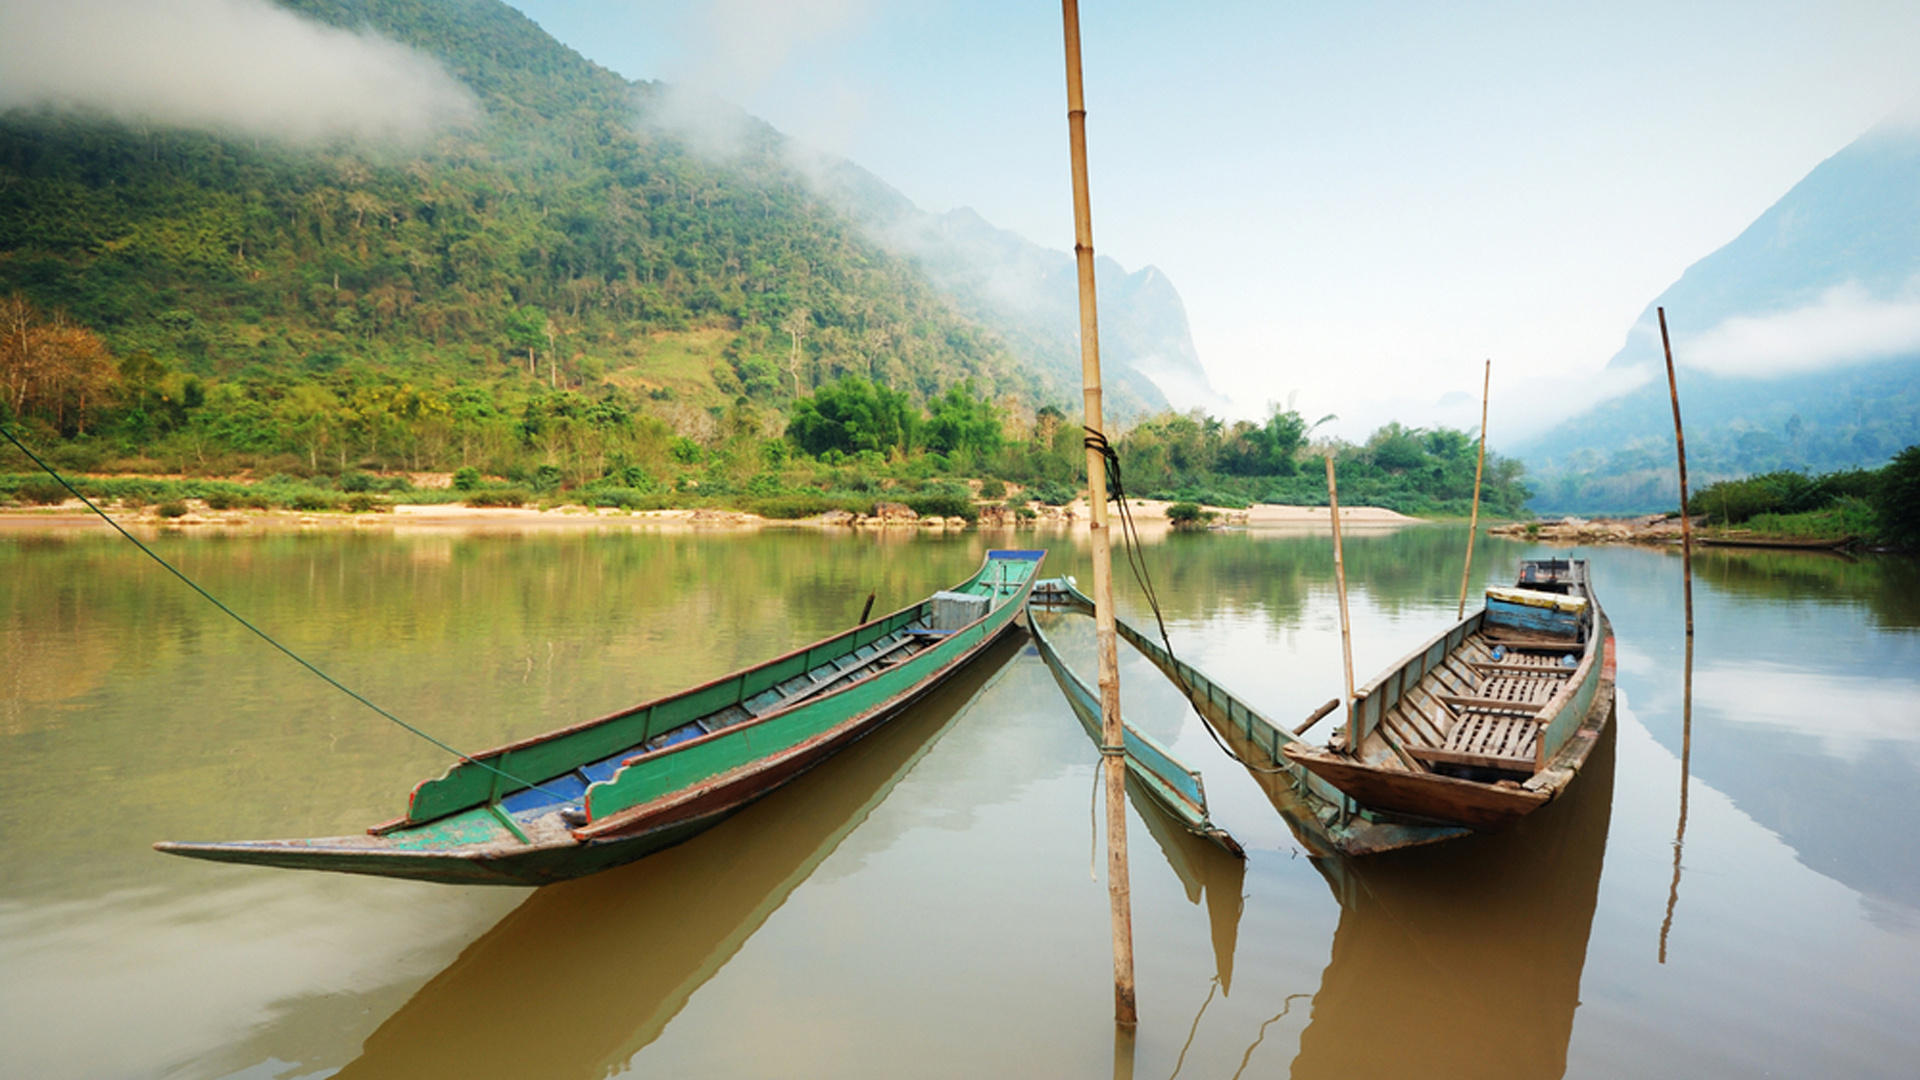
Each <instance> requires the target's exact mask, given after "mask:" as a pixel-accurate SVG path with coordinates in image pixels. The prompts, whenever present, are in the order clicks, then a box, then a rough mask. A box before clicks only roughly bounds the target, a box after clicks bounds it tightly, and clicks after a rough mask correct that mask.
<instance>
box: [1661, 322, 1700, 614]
mask: <svg viewBox="0 0 1920 1080" xmlns="http://www.w3.org/2000/svg"><path fill="white" fill-rule="evenodd" d="M1654 310H1655V311H1657V312H1659V313H1660V347H1661V348H1662V349H1664V350H1666V353H1667V390H1668V392H1669V393H1671V394H1672V395H1673V448H1674V452H1675V453H1676V454H1677V455H1678V456H1679V459H1680V581H1681V583H1682V586H1683V591H1684V592H1685V593H1686V598H1687V637H1688V639H1692V637H1693V518H1692V516H1691V515H1689V514H1688V513H1687V435H1686V432H1684V431H1682V430H1681V428H1680V383H1679V380H1678V379H1676V378H1675V377H1674V374H1673V342H1672V341H1671V340H1669V339H1668V337H1667V309H1666V308H1663V307H1662V308H1655V309H1654Z"/></svg>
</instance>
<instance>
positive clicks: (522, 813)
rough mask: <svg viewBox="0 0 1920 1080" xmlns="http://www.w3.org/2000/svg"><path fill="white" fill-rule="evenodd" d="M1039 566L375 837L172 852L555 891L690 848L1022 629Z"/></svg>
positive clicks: (487, 776)
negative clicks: (1020, 618) (1019, 619)
mask: <svg viewBox="0 0 1920 1080" xmlns="http://www.w3.org/2000/svg"><path fill="white" fill-rule="evenodd" d="M1043 556H1044V552H1039V551H991V552H988V555H987V559H986V561H985V563H983V564H982V566H981V568H980V570H979V571H978V572H977V573H975V574H974V576H973V577H971V578H969V579H968V580H967V581H965V582H962V583H961V584H959V585H957V586H955V587H954V588H953V589H951V590H947V591H944V592H941V593H938V594H935V596H933V597H930V598H928V599H927V600H925V601H922V602H921V603H919V604H915V605H913V606H911V607H907V608H903V609H901V610H900V611H897V612H894V613H893V614H891V615H888V616H884V617H882V618H880V619H876V620H874V621H873V622H870V623H866V624H864V625H862V626H859V627H856V628H854V629H853V630H849V631H847V632H845V633H842V634H838V635H835V636H834V637H831V638H827V639H825V640H823V641H819V642H815V643H814V644H812V645H809V646H807V647H806V648H803V649H798V650H795V651H793V652H791V653H788V654H786V655H784V656H780V657H776V658H774V659H772V660H769V661H766V662H765V663H762V664H758V665H755V666H754V667H751V668H746V669H743V670H741V671H736V672H733V673H731V674H729V675H725V676H722V677H721V678H719V679H715V680H713V681H712V682H708V683H705V684H702V685H700V686H696V687H694V688H692V689H690V690H686V691H682V692H681V693H678V694H674V695H671V696H669V697H665V698H661V699H658V700H656V701H651V702H647V703H644V704H641V705H637V706H635V707H633V708H631V709H627V710H623V711H621V712H618V713H614V714H612V715H610V716H605V717H602V718H600V719H598V720H594V721H590V722H588V723H585V724H579V725H575V726H573V727H568V728H562V729H560V730H558V731H553V732H549V733H547V734H545V735H542V736H539V737H537V738H533V739H526V740H522V741H520V742H517V743H512V744H509V745H507V746H503V747H499V748H497V749H494V750H490V751H487V752H485V753H481V754H475V755H473V756H472V757H470V758H468V759H466V760H463V761H461V762H459V763H458V764H456V765H454V766H453V767H452V768H450V769H448V770H447V772H446V773H445V774H443V775H442V776H440V777H437V778H435V779H432V780H428V781H424V782H422V783H421V784H419V785H418V786H416V787H415V788H414V791H413V795H412V798H411V799H410V801H409V806H408V812H407V815H406V816H405V817H402V818H399V819H397V820H395V821H391V822H388V823H386V824H384V825H378V826H375V827H373V828H372V829H369V830H368V833H367V835H365V836H340V837H321V838H314V839H300V840H256V841H238V842H227V843H210V844H201V843H171V842H169V843H160V844H156V845H154V847H155V848H156V849H158V850H160V851H163V852H167V853H169V854H174V855H183V856H186V857H189V858H197V859H208V860H212V861H216V862H232V863H242V864H247V865H254V866H275V867H282V868H288V869H298V870H331V871H336V872H341V873H350V874H373V875H378V876H381V877H399V878H411V879H415V880H421V881H437V882H444V883H449V884H462V885H543V884H547V883H549V882H555V881H564V880H567V879H569V878H577V877H581V876H584V875H587V874H592V873H596V872H598V871H601V870H605V869H608V868H609V867H613V866H619V865H621V864H623V863H628V862H632V861H634V860H635V859H640V858H644V857H645V856H647V855H650V854H652V853H654V852H656V851H659V850H660V849H662V848H665V847H670V846H672V845H674V844H677V843H679V842H681V841H682V840H685V839H687V838H688V837H690V836H693V835H695V834H697V833H699V832H701V831H703V830H705V829H708V828H711V827H712V826H713V825H715V824H716V823H718V822H719V821H721V820H722V819H724V818H725V817H727V816H728V815H730V814H732V813H734V812H736V811H738V810H739V809H740V808H742V807H744V806H746V805H747V804H748V803H751V802H752V801H754V800H755V799H758V798H760V797H762V796H764V795H766V794H767V793H768V792H770V791H773V790H775V789H777V788H779V787H780V786H781V785H783V784H785V783H787V782H789V781H791V780H792V779H793V778H794V777H796V776H799V775H800V774H802V773H804V772H806V771H807V770H808V769H810V768H812V767H813V766H815V765H817V764H819V763H820V762H822V761H824V760H826V759H827V758H829V757H831V756H832V755H833V754H834V753H836V752H838V751H839V750H841V749H843V748H844V747H845V746H847V745H848V744H849V743H851V742H853V741H854V740H856V739H859V738H860V737H861V736H862V735H865V734H867V733H868V732H870V731H872V730H873V729H874V728H876V727H878V726H879V725H880V724H882V723H884V722H885V721H886V720H887V719H889V718H890V717H892V716H893V715H895V714H896V713H898V712H899V711H900V710H901V709H902V708H904V707H906V706H907V705H908V704H910V703H912V702H913V701H914V700H916V699H918V698H919V697H920V696H922V695H924V694H925V693H927V692H928V691H929V690H931V689H932V688H933V687H935V686H937V685H939V684H940V683H941V682H942V681H944V680H945V679H947V678H948V677H950V676H952V675H953V674H954V673H955V672H957V671H959V670H960V669H961V668H962V667H964V666H965V665H966V664H967V662H968V661H970V660H972V659H973V658H974V657H975V656H977V655H978V654H979V653H980V652H981V651H982V650H984V649H985V648H986V647H987V646H988V645H989V644H990V643H991V642H993V641H994V640H995V639H996V638H998V637H999V636H1000V635H1001V634H1002V633H1004V632H1005V631H1006V630H1007V629H1008V627H1010V626H1011V625H1013V622H1014V617H1015V616H1016V615H1017V614H1018V613H1019V612H1020V610H1021V609H1022V607H1023V605H1024V604H1025V602H1026V598H1027V594H1028V592H1029V590H1030V589H1031V588H1032V585H1033V581H1034V578H1035V575H1036V573H1037V571H1038V569H1039V565H1040V561H1041V559H1042V557H1043Z"/></svg>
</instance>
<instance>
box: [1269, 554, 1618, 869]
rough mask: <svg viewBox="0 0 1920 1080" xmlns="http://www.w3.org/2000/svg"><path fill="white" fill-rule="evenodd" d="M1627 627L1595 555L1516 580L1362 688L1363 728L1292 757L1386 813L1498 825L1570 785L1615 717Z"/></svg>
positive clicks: (1357, 701)
mask: <svg viewBox="0 0 1920 1080" xmlns="http://www.w3.org/2000/svg"><path fill="white" fill-rule="evenodd" d="M1613 688H1614V649H1613V631H1612V628H1611V626H1610V624H1609V623H1608V622H1607V618H1606V615H1605V614H1603V613H1602V612H1601V610H1600V604H1599V601H1598V600H1596V599H1595V598H1594V595H1593V587H1592V583H1591V582H1590V581H1589V579H1588V576H1587V564H1586V562H1585V561H1584V560H1566V559H1539V560H1526V561H1523V562H1522V563H1521V564H1520V576H1519V581H1518V583H1517V584H1516V586H1514V587H1512V588H1503V587H1497V586H1496V587H1491V588H1489V589H1487V594H1486V606H1485V607H1484V608H1482V609H1481V610H1480V611H1476V612H1474V613H1473V614H1471V615H1468V616H1467V617H1466V618H1465V619H1462V620H1461V621H1460V622H1459V623H1457V624H1455V625H1454V626H1453V627H1452V628H1451V629H1448V630H1447V631H1445V632H1444V633H1441V634H1439V635H1438V636H1436V637H1434V638H1433V639H1432V640H1431V641H1429V642H1427V643H1426V644H1425V645H1422V646H1421V647H1420V648H1419V649H1417V650H1415V651H1414V652H1413V653H1412V654H1411V655H1409V656H1408V657H1406V658H1405V659H1403V660H1401V661H1400V662H1399V663H1398V664H1395V665H1394V666H1393V667H1392V668H1390V669H1388V670H1387V672H1386V673H1385V674H1383V675H1381V676H1380V677H1379V678H1377V679H1375V680H1374V681H1373V682H1371V683H1369V684H1368V685H1366V686H1365V687H1362V688H1361V689H1359V690H1357V691H1355V692H1354V700H1353V706H1352V711H1351V712H1350V713H1349V717H1350V719H1349V727H1350V728H1351V729H1352V730H1347V729H1345V728H1343V729H1341V730H1340V731H1338V732H1336V733H1335V735H1334V738H1333V740H1332V741H1331V742H1330V743H1329V745H1327V746H1326V747H1313V746H1308V745H1307V744H1305V743H1301V742H1293V743H1288V744H1287V745H1286V746H1284V747H1282V748H1281V749H1282V752H1283V753H1284V754H1285V755H1286V757H1287V759H1288V760H1289V761H1292V762H1294V763H1296V764H1298V765H1300V766H1302V767H1303V768H1306V769H1308V770H1310V771H1312V772H1313V774H1314V775H1315V776H1318V777H1319V778H1321V779H1322V780H1324V781H1326V782H1327V783H1329V784H1331V785H1333V786H1334V787H1336V788H1338V789H1339V790H1340V791H1342V792H1344V793H1345V794H1346V795H1347V796H1348V797H1350V798H1351V799H1353V800H1354V802H1355V803H1357V804H1358V806H1359V807H1360V809H1361V811H1362V812H1363V813H1364V814H1366V815H1368V816H1370V817H1372V818H1374V819H1376V820H1381V821H1392V820H1404V821H1408V822H1427V823H1436V822H1437V823H1447V824H1454V825H1464V826H1467V827H1468V828H1472V829H1477V830H1480V831H1483V832H1491V831H1495V830H1498V829H1500V828H1502V827H1504V826H1506V825H1508V824H1510V823H1512V822H1513V821H1514V820H1516V819H1518V818H1520V817H1521V816H1523V815H1525V814H1528V813H1531V812H1532V811H1534V810H1536V809H1538V808H1540V807H1541V806H1543V805H1545V804H1546V803H1547V802H1548V801H1549V800H1551V799H1552V798H1553V797H1554V796H1556V795H1558V794H1559V793H1560V792H1561V791H1563V790H1565V788H1566V786H1567V785H1568V784H1569V783H1571V782H1572V781H1573V778H1574V777H1575V776H1576V775H1577V774H1578V773H1579V771H1580V767H1581V765H1582V764H1584V763H1585V762H1586V760H1587V755H1588V754H1589V753H1591V752H1592V749H1593V744H1594V740H1595V739H1597V738H1599V736H1600V733H1601V732H1602V731H1603V730H1605V728H1606V725H1607V721H1608V719H1609V718H1610V717H1611V716H1612V715H1613Z"/></svg>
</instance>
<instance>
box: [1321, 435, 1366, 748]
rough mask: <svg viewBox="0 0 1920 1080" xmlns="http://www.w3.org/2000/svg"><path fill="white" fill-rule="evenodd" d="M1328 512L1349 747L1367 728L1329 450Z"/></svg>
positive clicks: (1355, 744) (1337, 492)
mask: <svg viewBox="0 0 1920 1080" xmlns="http://www.w3.org/2000/svg"><path fill="white" fill-rule="evenodd" d="M1327 516H1328V517H1329V518H1331V519H1332V521H1333V579H1334V582H1335V584H1336V585H1338V587H1339V590H1340V658H1341V660H1342V661H1344V663H1345V667H1346V673H1347V696H1346V698H1345V699H1343V700H1344V701H1345V702H1346V706H1347V749H1348V750H1350V751H1352V750H1358V749H1360V739H1361V737H1362V736H1363V735H1365V734H1366V733H1365V732H1362V731H1356V730H1355V729H1354V726H1353V725H1354V723H1355V718H1354V715H1353V632H1352V630H1351V629H1350V628H1349V624H1348V621H1347V562H1346V557H1345V556H1344V555H1343V554H1342V553H1341V551H1340V487H1339V485H1338V484H1336V483H1335V482H1334V479H1333V452H1332V451H1331V450H1329V451H1328V452H1327Z"/></svg>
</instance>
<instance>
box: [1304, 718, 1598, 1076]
mask: <svg viewBox="0 0 1920 1080" xmlns="http://www.w3.org/2000/svg"><path fill="white" fill-rule="evenodd" d="M1616 738H1617V733H1616V730H1615V727H1614V725H1612V724H1609V725H1608V727H1607V731H1606V734H1605V735H1604V736H1602V739H1601V742H1600V743H1599V745H1597V746H1596V747H1595V748H1594V752H1593V756H1592V757H1591V758H1590V759H1589V760H1588V763H1587V766H1586V768H1585V769H1583V770H1582V771H1581V774H1580V778H1579V780H1578V781H1576V782H1575V783H1574V784H1573V785H1572V787H1571V788H1569V789H1568V791H1567V793H1566V795H1564V796H1563V797H1562V798H1560V799H1558V800H1556V801H1555V802H1554V803H1552V804H1550V805H1549V806H1547V807H1546V808H1544V809H1542V810H1540V811H1538V812H1536V813H1534V814H1531V815H1529V816H1528V817H1526V818H1525V819H1523V820H1522V821H1521V822H1520V823H1519V824H1517V825H1515V826H1514V827H1513V828H1511V829H1509V830H1507V831H1506V832H1504V833H1500V834H1497V835H1493V836H1473V837H1468V838H1466V839H1463V840H1455V841H1451V842H1449V843H1447V844H1442V845H1437V846H1434V847H1427V848H1414V849H1411V850H1407V851H1397V852H1390V853H1388V854H1385V855H1377V856H1373V857H1371V858H1368V859H1363V860H1347V859H1341V860H1323V861H1321V862H1320V863H1319V864H1318V865H1319V866H1320V868H1321V870H1322V872H1323V873H1325V874H1326V876H1327V880H1328V883H1329V884H1330V885H1331V886H1332V887H1333V890H1334V892H1335V894H1336V895H1337V896H1338V897H1339V899H1340V925H1339V927H1338V929H1336V930H1335V931H1334V937H1333V951H1332V956H1331V958H1330V959H1329V960H1328V962H1327V967H1326V971H1325V972H1324V973H1323V974H1322V975H1321V979H1320V990H1319V992H1318V993H1316V994H1315V995H1314V997H1313V1016H1312V1019H1311V1021H1310V1022H1309V1023H1308V1025H1307V1028H1306V1030H1305V1031H1304V1032H1302V1033H1301V1036H1300V1052H1299V1054H1298V1055H1297V1056H1296V1057H1295V1058H1294V1060H1293V1076H1294V1077H1295V1080H1312V1078H1315V1077H1326V1078H1329V1080H1351V1078H1353V1077H1372V1076H1380V1077H1389V1076H1422V1077H1440V1078H1444V1077H1462V1078H1473V1080H1487V1078H1490V1077H1515V1078H1519V1077H1559V1076H1561V1075H1562V1074H1564V1073H1565V1071H1566V1064H1567V1044H1568V1040H1569V1039H1570V1038H1571V1036H1572V1033H1573V1018H1574V1010H1575V1009H1576V1008H1577V1007H1578V1006H1579V1004H1580V973H1581V970H1582V968H1583V967H1584V966H1585V964H1586V956H1587V937H1588V934H1589V932H1590V930H1591V928H1592V926H1593V915H1594V907H1595V903H1596V900H1597V898H1598V896H1599V891H1600V868H1601V864H1602V862H1603V861H1604V856H1605V853H1606V841H1607V826H1608V822H1609V819H1610V817H1611V813H1612V804H1613V771H1614V745H1615V742H1616Z"/></svg>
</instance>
